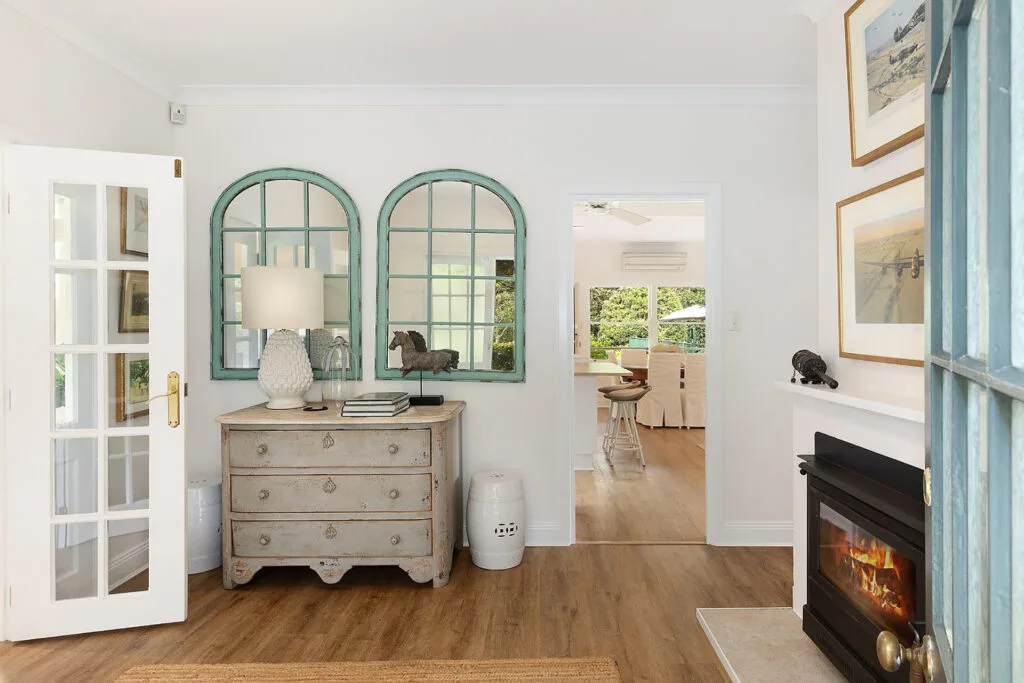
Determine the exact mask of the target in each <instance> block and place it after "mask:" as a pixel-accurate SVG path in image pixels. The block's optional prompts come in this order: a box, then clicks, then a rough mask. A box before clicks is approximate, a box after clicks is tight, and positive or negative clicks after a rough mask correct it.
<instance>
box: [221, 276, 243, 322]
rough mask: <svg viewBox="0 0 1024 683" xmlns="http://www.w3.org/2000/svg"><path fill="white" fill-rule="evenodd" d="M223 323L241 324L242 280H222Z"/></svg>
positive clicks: (227, 278) (232, 278)
mask: <svg viewBox="0 0 1024 683" xmlns="http://www.w3.org/2000/svg"><path fill="white" fill-rule="evenodd" d="M224 322H226V323H240V322H242V278H240V277H225V278H224Z"/></svg>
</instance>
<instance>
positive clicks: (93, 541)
mask: <svg viewBox="0 0 1024 683" xmlns="http://www.w3.org/2000/svg"><path fill="white" fill-rule="evenodd" d="M96 532H97V524H96V522H74V523H71V524H54V525H53V577H52V578H53V586H54V598H55V599H56V600H76V599H78V598H94V597H96V593H97V590H96V589H97V587H98V585H99V563H98V561H97V560H98V559H99V543H98V542H97V535H96Z"/></svg>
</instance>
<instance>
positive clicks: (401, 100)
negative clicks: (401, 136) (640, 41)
mask: <svg viewBox="0 0 1024 683" xmlns="http://www.w3.org/2000/svg"><path fill="white" fill-rule="evenodd" d="M177 101H179V102H181V103H183V104H186V105H190V106H240V107H244V106H284V107H359V106H370V107H373V106H574V105H575V106H679V105H761V106H764V105H813V104H815V101H816V100H815V91H814V87H813V86H632V85H612V86H581V85H551V86H441V85H439V86H333V85H325V86H279V85H267V86H206V85H200V86H183V87H181V88H179V89H178V92H177Z"/></svg>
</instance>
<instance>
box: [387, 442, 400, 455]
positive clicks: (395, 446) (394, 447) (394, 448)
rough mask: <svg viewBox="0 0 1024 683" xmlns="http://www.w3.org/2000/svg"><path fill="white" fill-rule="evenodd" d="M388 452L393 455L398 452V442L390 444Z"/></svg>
mask: <svg viewBox="0 0 1024 683" xmlns="http://www.w3.org/2000/svg"><path fill="white" fill-rule="evenodd" d="M388 453H390V454H391V455H395V454H397V453H398V444H397V443H393V444H391V445H390V446H388Z"/></svg>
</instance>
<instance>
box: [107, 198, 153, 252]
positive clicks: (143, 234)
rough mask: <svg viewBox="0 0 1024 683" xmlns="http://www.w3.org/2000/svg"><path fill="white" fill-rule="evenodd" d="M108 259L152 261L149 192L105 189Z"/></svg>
mask: <svg viewBox="0 0 1024 683" xmlns="http://www.w3.org/2000/svg"><path fill="white" fill-rule="evenodd" d="M106 199H107V258H109V259H110V260H112V261H145V260H147V259H148V258H149V190H147V189H146V188H144V187H117V186H110V187H107V188H106Z"/></svg>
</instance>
